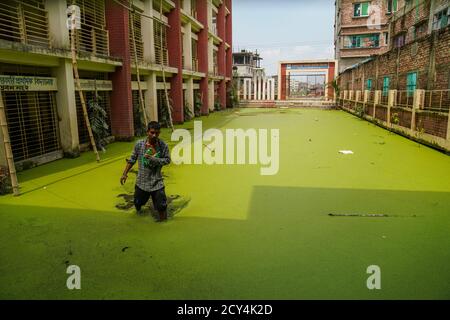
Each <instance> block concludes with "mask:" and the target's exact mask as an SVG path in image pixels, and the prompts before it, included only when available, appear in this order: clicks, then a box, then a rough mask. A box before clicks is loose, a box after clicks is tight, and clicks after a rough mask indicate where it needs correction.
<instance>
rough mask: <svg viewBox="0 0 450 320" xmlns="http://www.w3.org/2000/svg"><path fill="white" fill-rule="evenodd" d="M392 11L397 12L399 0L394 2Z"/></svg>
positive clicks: (393, 0)
mask: <svg viewBox="0 0 450 320" xmlns="http://www.w3.org/2000/svg"><path fill="white" fill-rule="evenodd" d="M392 11H393V12H395V11H397V0H392Z"/></svg>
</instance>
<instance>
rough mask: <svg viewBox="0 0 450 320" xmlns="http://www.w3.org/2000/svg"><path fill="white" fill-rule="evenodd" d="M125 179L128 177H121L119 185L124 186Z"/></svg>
mask: <svg viewBox="0 0 450 320" xmlns="http://www.w3.org/2000/svg"><path fill="white" fill-rule="evenodd" d="M127 178H128V176H127V175H126V174H124V175H122V177H121V178H120V184H121V185H124V184H125V182H127Z"/></svg>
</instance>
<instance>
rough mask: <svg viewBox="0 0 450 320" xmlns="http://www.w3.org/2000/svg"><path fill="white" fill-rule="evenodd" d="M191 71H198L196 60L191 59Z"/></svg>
mask: <svg viewBox="0 0 450 320" xmlns="http://www.w3.org/2000/svg"><path fill="white" fill-rule="evenodd" d="M192 71H198V59H197V58H192Z"/></svg>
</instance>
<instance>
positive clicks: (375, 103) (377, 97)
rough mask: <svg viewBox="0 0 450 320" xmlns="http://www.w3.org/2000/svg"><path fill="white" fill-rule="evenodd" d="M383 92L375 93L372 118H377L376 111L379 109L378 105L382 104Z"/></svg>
mask: <svg viewBox="0 0 450 320" xmlns="http://www.w3.org/2000/svg"><path fill="white" fill-rule="evenodd" d="M381 92H382V91H381V90H376V91H375V97H374V98H373V113H372V117H373V118H375V111H376V109H377V105H378V104H380V102H381Z"/></svg>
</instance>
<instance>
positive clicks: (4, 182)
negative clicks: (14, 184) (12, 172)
mask: <svg viewBox="0 0 450 320" xmlns="http://www.w3.org/2000/svg"><path fill="white" fill-rule="evenodd" d="M11 192H12V188H11V181H10V179H9V175H8V174H7V173H6V170H5V172H3V170H0V195H4V194H8V193H11Z"/></svg>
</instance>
